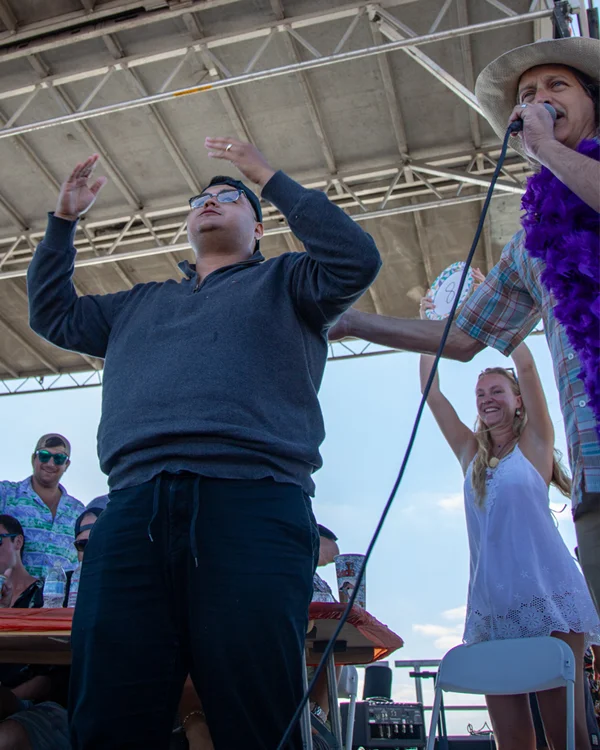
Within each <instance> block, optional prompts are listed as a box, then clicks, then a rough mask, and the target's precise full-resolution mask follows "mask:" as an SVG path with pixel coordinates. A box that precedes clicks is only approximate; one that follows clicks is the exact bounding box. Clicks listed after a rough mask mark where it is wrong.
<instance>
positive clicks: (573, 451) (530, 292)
mask: <svg viewBox="0 0 600 750" xmlns="http://www.w3.org/2000/svg"><path fill="white" fill-rule="evenodd" d="M524 240H525V232H524V231H523V230H521V231H519V232H517V234H515V235H514V237H513V238H512V239H511V240H510V242H509V243H508V244H507V245H506V247H505V248H504V250H503V251H502V256H501V258H500V262H499V263H498V264H497V265H496V266H494V268H493V269H492V270H491V271H490V273H489V274H488V275H487V277H486V279H485V281H484V283H483V284H481V286H480V287H479V288H478V289H477V290H476V291H475V292H474V294H473V295H472V296H471V297H470V299H468V300H467V302H466V303H465V305H464V306H463V308H462V310H461V311H460V314H459V315H458V317H457V319H456V324H457V325H458V327H459V328H461V329H462V330H463V331H464V332H465V333H468V334H469V336H471V337H472V338H474V339H477V340H478V341H481V342H483V343H484V344H486V346H491V347H493V348H494V349H498V350H499V351H500V352H502V353H503V354H505V355H506V356H508V355H510V354H511V352H512V351H513V350H514V349H516V347H517V346H518V345H519V344H520V343H521V342H522V341H523V340H524V339H525V337H526V336H527V335H528V334H529V333H531V331H532V330H533V329H534V328H535V326H536V325H537V323H538V322H539V320H540V318H542V319H543V321H544V330H545V333H546V340H547V341H548V346H549V347H550V352H551V355H552V362H553V364H554V377H555V379H556V385H557V386H558V393H559V395H560V408H561V411H562V414H563V419H564V422H565V431H566V433H567V444H568V448H569V463H570V465H571V472H572V475H573V494H572V503H573V514H574V516H575V517H576V515H577V511H579V512H583V511H584V510H587V509H588V508H587V507H586V503H585V502H584V500H587V498H585V497H584V492H586V493H598V492H600V441H599V440H598V432H597V424H596V419H595V417H594V414H593V413H592V410H591V408H590V407H589V406H588V402H589V397H588V395H587V393H586V391H585V388H584V385H583V382H582V381H581V380H580V379H579V378H578V377H577V376H578V375H579V371H580V369H581V364H580V361H579V357H578V355H577V353H576V352H575V351H574V350H573V347H572V346H571V344H570V343H569V340H568V338H567V335H566V333H565V329H564V328H563V326H562V325H560V323H559V322H558V321H557V320H556V318H555V317H554V302H553V299H552V295H551V294H550V292H549V291H548V289H547V287H546V286H545V284H542V281H541V278H540V277H541V273H542V271H543V269H544V263H543V261H542V260H540V259H539V258H532V257H531V256H530V255H529V253H528V252H527V250H526V249H525V245H524Z"/></svg>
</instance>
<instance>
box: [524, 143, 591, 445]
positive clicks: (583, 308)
mask: <svg viewBox="0 0 600 750" xmlns="http://www.w3.org/2000/svg"><path fill="white" fill-rule="evenodd" d="M577 151H578V152H579V153H580V154H584V155H585V156H589V157H591V158H592V159H596V161H600V144H598V143H596V142H595V141H582V142H581V143H580V144H579V146H578V147H577ZM521 205H522V207H523V209H524V211H525V215H524V216H523V218H522V224H523V228H524V229H525V248H526V249H527V251H528V252H529V254H530V255H531V256H532V257H533V258H541V259H542V260H543V261H544V263H545V269H544V270H543V271H542V276H541V278H542V283H543V284H544V285H545V286H546V288H547V289H548V290H549V291H550V292H551V293H552V296H553V298H554V303H555V305H554V314H555V316H556V319H557V320H558V322H559V323H561V324H562V325H563V326H564V328H565V332H566V334H567V338H568V339H569V341H570V343H571V345H572V347H573V349H575V351H576V352H577V354H578V355H579V359H580V360H581V372H580V374H579V377H580V378H581V380H583V382H584V385H585V389H586V391H587V393H588V395H589V398H590V400H589V404H590V407H591V409H592V411H593V413H594V415H595V417H596V429H597V430H598V435H600V375H599V371H600V214H598V213H597V212H596V211H594V209H593V208H591V207H590V206H588V205H587V204H586V203H584V202H583V201H582V200H581V198H579V197H578V196H577V195H575V193H573V192H572V191H571V190H569V188H568V187H567V186H566V185H564V184H563V183H562V182H561V181H560V180H559V179H558V177H555V176H554V175H553V174H552V172H551V171H550V170H549V169H547V168H546V167H542V169H541V171H540V172H538V173H537V174H535V175H533V177H530V178H529V180H528V182H527V191H526V193H525V195H524V196H523V201H522V204H521Z"/></svg>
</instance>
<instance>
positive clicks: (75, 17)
mask: <svg viewBox="0 0 600 750" xmlns="http://www.w3.org/2000/svg"><path fill="white" fill-rule="evenodd" d="M236 2H240V0H186V2H184V3H179V4H173V5H171V4H170V6H169V8H167V9H161V10H156V11H146V12H144V13H142V12H141V11H142V10H144V6H145V5H146V4H147V3H144V2H143V0H129V2H126V1H125V0H113V2H107V3H102V5H101V6H100V7H99V8H97V9H96V10H94V11H92V12H91V13H90V12H88V11H85V10H82V11H75V12H71V13H66V14H64V15H62V16H58V17H56V16H53V17H51V18H46V19H44V20H43V21H37V22H35V23H31V24H28V25H27V26H22V27H21V28H20V29H17V30H16V31H14V32H11V31H8V32H4V33H0V48H1V47H8V53H9V54H2V53H0V59H16V58H18V57H24V56H26V55H32V54H37V53H40V52H46V51H48V50H49V49H54V48H55V47H64V46H66V45H68V44H76V43H77V42H83V41H87V40H89V39H98V38H99V37H101V36H104V34H118V33H119V32H121V31H130V30H131V29H137V28H139V27H140V26H147V25H149V24H152V23H160V22H161V21H170V20H171V19H174V18H177V17H178V16H182V15H183V14H184V13H198V12H200V11H205V10H213V9H214V8H219V7H221V6H223V5H231V4H232V3H236ZM131 11H140V12H139V13H138V14H137V15H135V16H133V17H131V16H130V17H129V18H124V19H114V17H115V16H118V15H120V14H128V13H130V12H131ZM111 17H112V19H111ZM92 21H96V22H97V23H94V24H92V23H91V22H92ZM76 27H79V29H78V31H77V34H74V33H73V29H74V28H76ZM69 29H70V31H67V30H69ZM61 32H64V33H61ZM36 37H37V39H36ZM27 40H31V41H30V42H29V43H28V44H22V42H25V41H27ZM20 53H21V54H20Z"/></svg>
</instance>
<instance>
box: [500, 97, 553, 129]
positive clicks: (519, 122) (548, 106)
mask: <svg viewBox="0 0 600 750" xmlns="http://www.w3.org/2000/svg"><path fill="white" fill-rule="evenodd" d="M544 107H546V109H547V110H548V114H549V115H550V117H551V118H552V121H553V122H556V110H555V109H554V107H553V106H552V105H551V104H548V103H547V102H544ZM508 130H509V131H510V132H511V133H520V132H521V130H523V120H522V119H521V118H520V117H519V119H518V120H515V121H514V122H511V124H510V125H509V126H508Z"/></svg>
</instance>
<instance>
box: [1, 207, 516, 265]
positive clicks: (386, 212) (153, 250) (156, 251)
mask: <svg viewBox="0 0 600 750" xmlns="http://www.w3.org/2000/svg"><path fill="white" fill-rule="evenodd" d="M498 195H501V193H498V194H495V196H496V197H497V196H498ZM484 199H485V193H476V194H474V195H461V196H459V197H456V196H452V197H449V198H444V199H441V200H439V199H438V200H434V201H426V202H423V203H417V204H414V205H413V204H409V205H402V206H395V207H392V208H385V209H379V210H374V211H366V212H363V213H358V214H353V215H352V216H351V218H352V219H354V220H355V221H358V222H362V221H368V220H370V219H380V218H383V217H385V216H396V215H398V214H405V213H414V212H415V211H429V210H432V209H436V208H440V207H443V206H457V205H462V204H465V203H473V202H479V201H482V200H484ZM287 232H291V229H290V228H289V227H288V226H282V227H277V228H274V229H267V231H266V232H265V235H266V236H275V235H278V234H286V233H287ZM189 250H190V245H189V244H188V243H187V242H181V243H179V244H174V245H159V246H156V247H149V248H144V249H139V250H133V251H129V252H121V253H118V254H116V253H115V254H113V255H97V256H93V257H89V258H81V257H80V258H78V259H76V260H75V267H76V268H80V267H86V266H99V265H103V264H105V263H115V262H120V261H124V260H127V261H129V260H134V259H136V258H143V257H148V256H151V255H163V254H165V253H175V252H181V251H189ZM26 275H27V269H26V268H20V269H15V270H10V271H2V272H0V280H2V279H16V278H23V277H25V276H26Z"/></svg>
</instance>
